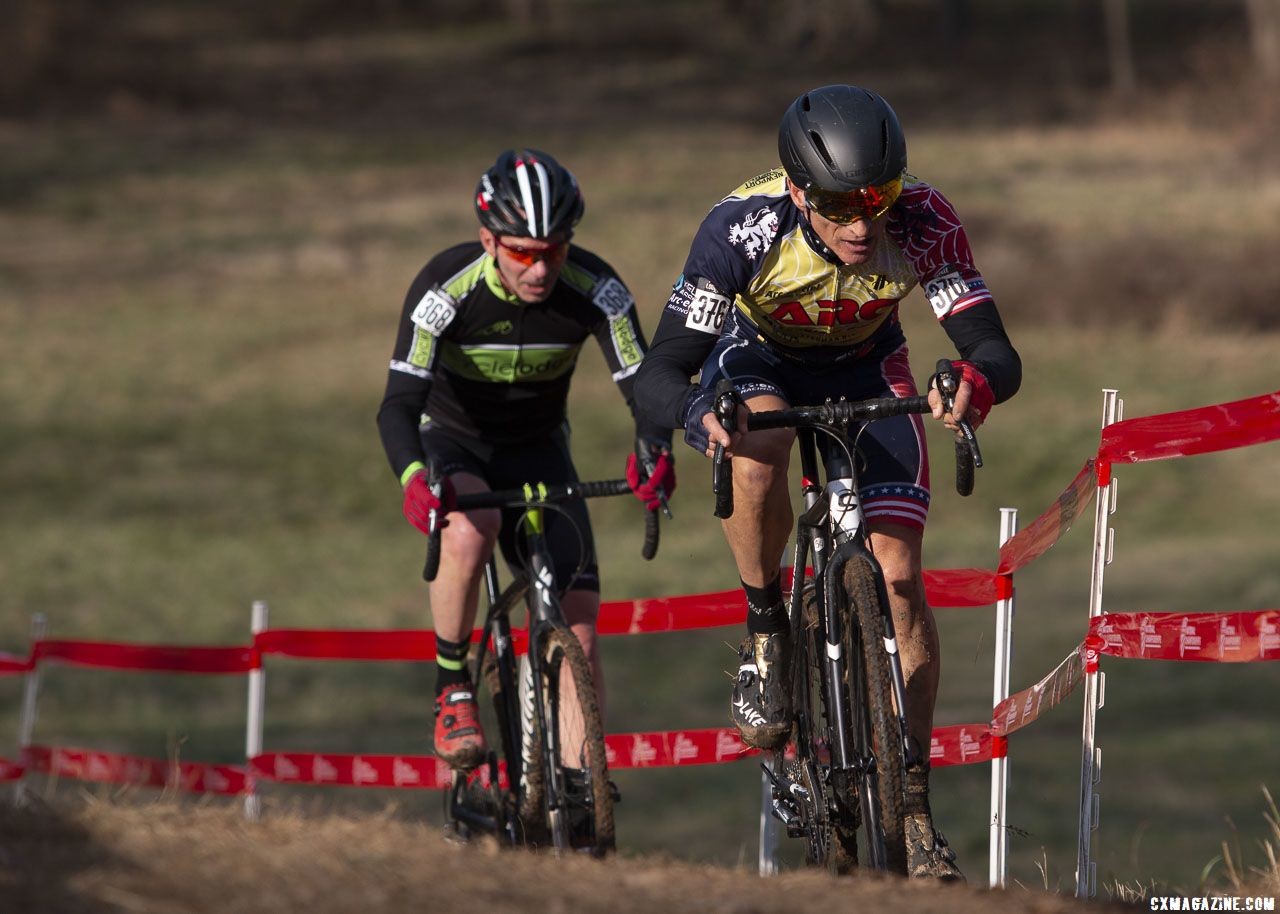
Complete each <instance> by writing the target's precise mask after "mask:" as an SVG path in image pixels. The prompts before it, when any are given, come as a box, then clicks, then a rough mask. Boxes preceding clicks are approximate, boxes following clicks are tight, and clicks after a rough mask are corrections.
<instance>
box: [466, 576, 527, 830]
mask: <svg viewBox="0 0 1280 914" xmlns="http://www.w3.org/2000/svg"><path fill="white" fill-rule="evenodd" d="M528 586H529V584H528V580H527V579H524V578H520V579H517V580H516V581H515V582H513V583H512V584H511V585H510V586H509V587H508V588H507V589H506V590H505V591H503V593H502V595H501V596H500V597H499V598H498V602H497V604H496V605H495V608H494V610H493V613H494V614H495V615H506V616H507V618H510V612H511V610H512V609H513V608H515V606H516V605H517V604H518V603H519V601H521V600H523V599H524V594H525V591H526V590H527V589H528ZM512 660H513V658H512V656H511V653H510V652H508V653H507V655H506V657H504V658H503V660H502V661H499V659H498V655H497V653H496V651H494V650H486V651H485V655H484V663H483V664H482V665H481V668H480V670H479V671H478V674H477V675H476V676H475V677H474V681H475V682H476V683H477V684H482V685H483V687H484V688H485V690H486V691H488V693H489V699H490V703H491V705H492V707H493V715H494V718H495V719H496V723H497V726H496V734H497V749H498V756H497V757H498V759H499V760H500V761H501V763H502V768H503V769H505V773H506V776H507V786H506V787H505V788H504V787H503V786H502V785H501V783H500V777H499V778H498V779H494V780H493V782H492V783H490V785H489V791H490V793H491V795H492V797H493V803H494V805H496V806H497V807H498V813H497V815H498V819H499V821H500V823H501V825H502V828H503V829H504V831H505V834H506V840H509V841H513V842H515V841H519V840H521V837H522V836H521V834H520V829H519V816H517V815H516V811H517V810H518V809H519V805H520V789H521V784H520V776H519V775H520V705H519V697H518V680H517V678H516V677H517V675H518V669H517V666H516V664H515V663H513V662H512ZM486 729H488V728H486ZM500 774H501V772H500Z"/></svg>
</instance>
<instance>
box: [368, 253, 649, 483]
mask: <svg viewBox="0 0 1280 914" xmlns="http://www.w3.org/2000/svg"><path fill="white" fill-rule="evenodd" d="M592 336H594V337H595V338H596V341H597V342H598V343H599V345H600V348H601V350H602V351H603V352H604V358H605V362H606V363H607V364H608V366H609V371H610V372H611V374H612V375H613V380H614V381H615V382H616V383H617V384H618V386H619V388H620V389H621V391H622V394H623V396H624V397H625V398H626V400H627V403H628V405H630V404H631V403H632V393H631V387H632V384H633V381H634V375H635V373H636V370H637V369H638V368H639V367H640V362H641V359H642V358H643V357H644V353H645V347H646V342H645V338H644V335H643V333H642V331H641V329H640V323H639V320H638V319H637V317H636V308H635V301H634V300H633V298H632V296H631V293H630V292H629V291H628V290H627V287H626V286H625V285H624V284H623V283H622V280H621V279H619V278H618V275H617V274H616V273H615V272H614V271H613V269H612V268H611V267H610V266H609V265H608V264H607V263H605V262H604V261H603V260H601V259H600V258H599V257H597V256H595V255H594V254H592V253H590V252H589V251H586V250H583V249H582V248H579V247H576V246H573V245H571V246H570V248H569V254H568V256H567V258H566V259H565V263H564V265H563V267H562V268H561V270H560V277H559V279H558V281H557V282H556V284H555V286H554V287H553V288H552V291H551V294H550V295H549V296H548V297H547V299H546V300H545V301H542V302H538V303H535V304H527V303H524V302H521V301H520V300H519V299H518V298H516V297H515V296H514V295H512V294H511V293H509V292H508V291H507V290H506V289H505V288H504V287H503V285H502V282H501V280H500V278H499V277H498V272H497V265H496V264H495V263H494V261H493V258H492V257H490V256H489V255H488V254H486V253H485V251H484V248H483V246H481V244H480V243H479V242H471V243H467V244H461V245H458V246H456V247H453V248H450V249H449V250H447V251H444V252H443V253H441V254H439V255H438V256H436V257H435V258H433V259H432V260H431V262H429V263H428V264H427V265H426V266H425V267H423V269H422V271H421V272H420V273H419V274H418V276H417V278H416V279H415V280H414V281H413V283H412V285H411V286H410V287H409V292H408V294H407V295H406V296H405V301H404V307H403V310H402V313H401V317H400V325H399V330H398V332H397V336H396V343H395V348H394V350H393V352H392V356H391V364H390V369H389V372H388V377H387V387H386V394H385V396H384V398H383V402H382V408H381V409H380V410H379V412H378V427H379V430H380V432H381V434H382V441H383V446H384V447H385V448H386V451H387V457H388V459H389V460H390V461H391V465H392V468H393V469H394V470H395V472H396V474H397V475H399V474H400V473H401V472H403V470H404V469H405V467H407V466H408V465H409V464H411V463H413V462H414V461H417V460H422V459H423V455H422V445H421V442H420V439H419V425H420V419H421V417H424V416H425V417H427V418H429V420H430V422H431V424H432V426H433V427H439V428H444V429H447V430H451V431H455V432H457V433H459V434H461V435H464V436H466V437H468V438H472V439H477V440H479V441H483V442H486V443H489V444H494V445H502V444H513V443H518V442H521V441H529V440H534V439H540V438H544V437H546V436H548V435H550V434H551V433H552V432H554V431H555V430H556V429H557V428H558V427H559V426H560V425H561V424H562V423H563V422H564V419H565V405H566V400H567V398H568V393H569V381H570V378H571V376H572V374H573V370H574V367H575V366H576V365H577V361H578V353H579V352H580V351H581V349H582V345H583V343H584V342H585V341H586V340H587V338H588V337H592ZM647 431H650V432H652V431H655V430H653V429H647Z"/></svg>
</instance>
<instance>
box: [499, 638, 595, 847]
mask: <svg viewBox="0 0 1280 914" xmlns="http://www.w3.org/2000/svg"><path fill="white" fill-rule="evenodd" d="M530 649H534V647H533V646H532V645H531V648H530ZM536 649H537V650H539V651H540V652H541V657H540V659H541V661H542V682H541V683H535V687H537V688H540V689H541V690H542V701H543V708H544V710H545V712H546V718H547V719H546V720H545V721H537V720H529V721H526V722H525V725H524V735H523V738H524V740H525V745H524V747H523V749H522V752H521V755H522V758H523V760H524V768H525V770H524V777H523V781H524V784H525V789H524V791H523V795H522V796H521V802H520V816H521V819H522V820H523V821H524V822H525V826H526V830H527V832H528V833H529V835H530V836H531V838H532V839H534V840H538V839H540V840H542V841H545V842H546V843H547V844H549V845H551V846H558V843H557V841H556V837H557V836H556V834H555V831H554V829H555V828H556V825H557V823H554V822H553V821H552V818H553V817H552V810H551V809H550V807H549V805H548V802H549V796H548V793H547V791H546V790H545V784H546V783H547V780H548V778H549V777H550V773H549V772H548V771H546V770H545V767H544V765H545V760H544V754H543V751H542V746H543V741H544V740H545V738H546V727H548V726H554V725H556V722H557V721H558V720H559V719H560V714H561V708H562V700H563V699H564V697H565V696H563V695H562V694H561V691H560V685H561V683H560V670H561V668H562V667H563V666H565V665H566V664H567V666H568V669H569V673H570V676H571V678H572V681H573V689H574V693H575V694H576V695H577V698H578V705H579V707H580V709H581V712H582V726H583V730H584V733H583V742H582V747H581V752H582V755H584V756H585V758H582V757H580V758H579V759H578V760H575V761H580V762H581V765H580V766H579V765H573V766H570V767H582V768H584V769H586V771H587V772H588V777H589V778H590V782H591V813H592V815H591V819H592V826H593V828H592V832H593V833H592V836H591V845H590V849H591V851H592V853H593V854H594V855H596V856H604V855H605V854H609V853H612V851H613V850H614V819H613V794H612V793H611V791H610V789H609V769H608V763H607V761H606V756H605V745H604V726H603V724H602V723H601V720H600V708H599V703H598V702H597V700H596V691H595V680H594V678H593V677H592V675H591V666H590V664H588V663H587V657H586V654H585V653H583V650H582V644H581V643H580V642H579V641H578V638H577V636H576V635H574V634H573V632H572V631H571V630H570V629H568V628H553V629H548V630H547V631H546V633H545V634H544V636H543V637H542V638H541V639H540V642H539V644H538V645H537V647H536ZM526 704H529V705H531V704H532V696H530V697H529V698H528V700H527V702H526ZM526 716H530V715H526ZM553 763H554V764H562V763H561V761H560V760H558V759H557V760H553ZM558 780H559V781H560V783H561V784H562V785H563V784H564V777H563V776H561V777H560V778H559V779H558ZM560 820H561V821H560V822H559V827H560V828H561V829H565V830H567V829H568V826H569V823H568V819H567V817H566V816H561V817H560ZM560 838H561V840H560V842H559V844H562V845H563V846H565V847H568V846H569V842H568V841H567V840H566V838H567V835H564V834H562V835H561V836H560Z"/></svg>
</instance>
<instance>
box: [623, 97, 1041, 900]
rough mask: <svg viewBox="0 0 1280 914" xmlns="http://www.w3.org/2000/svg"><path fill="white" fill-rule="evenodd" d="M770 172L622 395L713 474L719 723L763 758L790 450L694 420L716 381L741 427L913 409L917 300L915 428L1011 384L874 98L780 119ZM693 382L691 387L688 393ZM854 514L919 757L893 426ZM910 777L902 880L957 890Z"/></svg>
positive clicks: (701, 239)
mask: <svg viewBox="0 0 1280 914" xmlns="http://www.w3.org/2000/svg"><path fill="white" fill-rule="evenodd" d="M778 151H779V155H780V157H781V165H782V167H781V168H778V169H774V170H772V171H769V172H766V173H765V174H762V175H760V176H759V177H756V178H752V179H751V180H749V181H747V182H746V183H744V184H743V185H741V186H740V187H738V188H737V189H736V190H735V191H733V193H731V194H729V196H727V197H725V198H724V199H723V200H721V201H720V202H719V203H718V204H716V206H714V207H713V208H712V209H711V211H710V212H709V213H708V214H707V216H706V218H705V219H704V220H703V222H702V225H701V227H700V228H699V229H698V232H697V235H696V236H695V237H694V240H693V244H692V246H691V249H690V252H689V257H688V259H687V260H686V262H685V268H684V272H683V274H682V275H681V276H680V278H679V279H677V281H676V283H675V286H674V288H673V290H672V293H671V297H670V299H669V300H668V302H667V305H666V308H665V310H664V311H663V314H662V318H661V321H660V323H659V325H658V330H657V332H656V334H655V336H654V340H653V345H652V346H651V347H650V350H649V353H648V354H647V355H646V357H645V361H644V364H643V365H642V366H641V369H640V371H639V373H638V375H637V379H636V399H637V402H638V404H639V406H640V409H641V410H642V411H643V412H644V413H645V414H647V415H648V416H649V417H650V418H651V419H653V420H654V421H656V422H658V423H659V424H661V425H663V426H665V427H668V428H679V427H681V426H683V427H684V428H685V440H686V441H687V442H688V443H689V444H690V445H691V446H692V447H693V448H694V449H695V450H698V451H700V452H703V453H705V454H706V455H707V456H710V455H711V454H712V452H713V449H714V445H715V444H717V443H719V444H723V445H725V446H726V448H727V449H728V451H729V453H730V454H731V455H732V456H733V458H734V459H733V462H732V466H733V483H734V490H735V511H734V514H733V516H732V517H731V518H729V519H728V520H726V521H724V531H725V537H726V539H727V540H728V542H729V546H730V549H731V551H732V552H733V555H734V559H735V561H736V563H737V566H738V573H739V575H740V577H741V579H742V587H743V590H744V592H745V593H746V596H747V604H748V607H749V612H748V615H747V637H746V639H745V640H744V641H743V643H742V647H741V658H742V661H741V665H740V668H739V674H738V677H737V679H736V680H735V683H734V687H733V694H732V697H731V704H730V716H731V718H732V719H733V721H734V723H735V724H736V725H737V726H738V729H739V730H740V732H741V733H742V736H743V739H744V740H745V741H746V742H747V743H748V744H750V745H752V746H756V747H759V748H775V747H777V746H779V745H780V744H782V743H784V742H785V741H786V739H787V735H788V734H789V732H790V695H789V694H788V688H787V682H788V675H789V674H788V669H789V662H790V655H791V646H790V643H789V640H790V636H789V633H788V624H787V616H786V609H785V606H784V603H783V597H782V590H781V587H780V583H779V565H780V563H781V560H782V554H783V549H784V547H785V545H786V541H787V538H788V535H789V533H790V531H791V526H792V512H791V501H790V496H789V493H788V492H787V467H788V461H789V459H790V452H791V443H792V440H793V438H794V432H793V431H790V430H770V431H759V432H752V433H750V434H746V435H744V434H739V433H735V434H733V435H730V434H728V433H727V432H726V431H725V430H724V428H723V427H722V426H721V425H720V423H719V422H718V421H717V420H716V418H715V415H714V413H713V412H712V401H713V399H714V389H715V386H716V384H717V382H718V381H720V380H721V379H728V380H730V381H731V382H732V383H733V385H734V388H735V389H736V391H737V392H738V394H739V396H740V397H741V398H742V399H743V400H744V401H745V405H744V406H743V407H740V409H739V411H740V421H739V423H738V428H745V426H746V423H745V421H742V420H745V413H744V411H746V412H756V411H762V410H772V409H781V408H784V407H786V406H788V405H801V404H811V403H820V402H822V401H823V400H825V399H827V398H828V397H831V398H838V397H841V396H845V397H848V398H849V399H864V398H867V397H879V396H898V397H905V396H914V395H915V394H916V386H915V381H914V379H913V377H912V373H911V367H910V365H909V363H908V359H907V346H906V339H905V337H904V335H903V332H902V326H901V324H900V322H899V320H898V308H899V304H900V302H901V300H902V299H903V298H904V297H905V296H906V295H907V293H908V292H910V291H911V290H912V289H914V288H915V287H916V286H917V285H918V286H921V287H922V288H923V291H924V296H925V298H926V300H927V301H928V303H929V305H930V306H931V307H932V308H933V311H934V314H935V315H936V316H937V318H938V320H939V321H940V322H941V325H942V327H943V329H944V330H945V331H946V333H947V335H948V336H949V337H950V338H951V340H952V342H953V343H954V344H955V346H956V348H957V350H958V351H959V353H960V357H961V360H960V361H957V362H956V363H955V365H956V367H957V369H958V370H959V372H960V374H961V377H962V380H961V382H960V385H959V391H958V393H957V395H956V399H955V415H951V414H950V413H945V412H944V407H943V404H942V400H941V397H940V395H939V394H938V392H937V391H935V390H931V391H930V393H929V398H930V402H931V404H932V405H933V415H934V418H935V419H940V420H942V421H943V422H945V423H946V425H947V427H948V428H951V429H953V430H955V429H956V428H957V427H958V426H957V422H958V421H959V420H960V419H968V420H969V421H970V422H971V423H972V424H973V425H974V426H977V425H979V424H980V423H981V422H982V420H983V419H984V418H985V417H986V414H987V411H988V410H989V409H990V408H991V406H992V404H993V403H999V402H1002V401H1004V400H1007V399H1008V398H1009V397H1011V396H1013V394H1014V393H1015V392H1016V391H1017V389H1018V385H1019V384H1020V382H1021V377H1022V368H1021V363H1020V361H1019V359H1018V355H1017V352H1016V351H1015V350H1014V349H1013V346H1012V345H1011V344H1010V342H1009V338H1008V336H1007V334H1006V333H1005V330H1004V326H1003V324H1002V322H1001V320H1000V315H999V313H998V312H997V310H996V306H995V302H994V300H993V299H992V296H991V293H990V292H989V291H988V289H987V286H986V282H985V281H984V280H983V278H982V275H981V274H980V273H979V272H978V269H977V267H976V266H975V265H974V261H973V255H972V252H971V251H970V249H969V242H968V238H967V236H966V235H965V231H964V227H963V225H962V224H961V222H960V219H959V217H958V216H957V215H956V213H955V210H954V209H953V208H952V207H951V204H950V203H949V202H948V201H947V199H946V198H945V197H943V196H942V194H941V193H940V192H939V191H937V190H936V189H935V188H933V187H931V186H930V185H929V184H926V183H924V182H922V181H920V180H918V179H916V178H915V177H913V176H912V175H910V174H909V173H908V172H907V154H906V140H905V138H904V136H903V132H902V128H901V125H900V123H899V121H898V118H897V115H896V114H895V113H894V111H893V109H892V108H891V107H890V106H889V104H888V103H887V102H886V101H885V100H884V99H883V98H881V97H880V96H879V95H877V94H876V93H874V92H871V91H869V90H866V89H862V88H859V87H856V86H843V85H837V86H824V87H821V88H818V89H814V90H812V91H810V92H806V93H804V94H803V95H801V96H800V97H799V98H797V99H796V100H795V102H794V103H793V104H792V105H791V106H790V107H789V108H788V109H787V111H786V113H785V115H784V116H783V119H782V124H781V127H780V129H779V136H778ZM698 372H700V373H701V374H700V378H699V382H698V383H697V384H694V385H691V384H690V382H689V379H690V377H691V376H693V375H694V374H696V373H698ZM858 453H859V455H860V459H861V461H862V464H861V465H860V467H859V480H860V484H861V486H862V489H861V491H860V493H859V494H860V497H861V499H862V502H863V506H864V510H865V513H866V516H867V522H868V526H869V528H870V530H871V543H872V550H873V552H874V553H875V556H876V558H877V559H878V561H879V562H880V565H881V566H882V568H883V570H884V574H885V580H886V583H887V585H888V588H889V602H890V608H891V610H892V613H893V617H894V623H895V627H896V630H897V631H896V634H897V638H898V645H899V649H900V651H901V656H902V664H903V671H904V674H905V676H906V681H907V702H908V722H909V725H910V729H911V735H912V738H913V739H914V740H916V741H917V742H918V743H919V746H920V747H921V749H922V750H923V751H922V752H921V753H920V755H921V756H922V757H923V758H926V759H927V758H928V746H929V745H930V735H931V732H932V728H933V709H934V704H935V702H936V697H937V687H938V636H937V629H936V627H935V624H934V620H933V614H932V612H931V610H930V609H929V606H928V604H927V603H926V602H925V597H924V583H923V575H922V571H921V542H922V538H923V534H924V524H925V521H926V519H927V517H928V509H929V468H928V456H927V453H926V449H925V440H924V428H923V421H922V419H921V417H919V416H900V417H896V418H893V419H887V420H883V421H879V422H875V423H871V424H870V425H868V426H867V427H866V428H865V429H864V430H862V431H861V432H860V433H859V437H858ZM928 778H929V770H928V764H927V763H925V764H923V765H921V766H918V767H913V768H910V769H908V771H907V797H906V809H907V812H908V822H907V835H908V852H909V857H910V859H909V866H910V871H911V873H912V874H913V875H918V876H936V877H940V878H950V879H957V878H962V877H961V874H960V871H959V869H958V868H957V867H956V865H955V855H954V853H952V852H951V850H950V848H948V847H947V845H946V842H945V840H944V839H943V838H942V837H941V835H939V834H938V833H937V831H936V830H935V829H934V827H933V820H932V815H931V812H930V809H929V800H928V784H929V780H928Z"/></svg>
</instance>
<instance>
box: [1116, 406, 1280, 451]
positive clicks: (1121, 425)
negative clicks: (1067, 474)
mask: <svg viewBox="0 0 1280 914" xmlns="http://www.w3.org/2000/svg"><path fill="white" fill-rule="evenodd" d="M1276 439H1280V390H1278V391H1275V392H1274V393H1269V394H1263V395H1261V396H1258V397H1250V398H1249V399H1247V400H1236V401H1235V402H1233V403H1219V404H1217V405H1216V406H1203V407H1200V408H1199V409H1188V410H1184V411H1182V412H1176V413H1161V414H1159V415H1155V416H1143V417H1141V418H1137V419H1125V420H1124V421H1123V422H1116V423H1113V424H1111V425H1108V426H1107V427H1106V428H1104V429H1103V430H1102V443H1101V446H1100V447H1099V448H1098V459H1099V460H1101V461H1105V462H1107V463H1139V462H1141V461H1145V460H1163V459H1165V458H1168V457H1190V456H1192V455H1194V454H1209V453H1212V452H1214V451H1226V450H1230V449H1232V448H1238V447H1247V446H1249V445H1252V444H1262V443H1264V442H1267V441H1275V440H1276Z"/></svg>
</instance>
